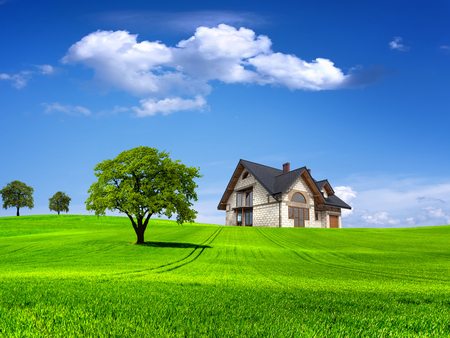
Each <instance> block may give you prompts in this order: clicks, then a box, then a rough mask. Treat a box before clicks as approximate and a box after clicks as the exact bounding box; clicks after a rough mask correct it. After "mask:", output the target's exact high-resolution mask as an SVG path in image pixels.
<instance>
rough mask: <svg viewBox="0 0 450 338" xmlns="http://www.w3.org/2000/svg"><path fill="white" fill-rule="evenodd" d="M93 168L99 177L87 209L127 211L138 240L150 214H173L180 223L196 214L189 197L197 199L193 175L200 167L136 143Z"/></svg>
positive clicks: (140, 240)
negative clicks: (136, 145)
mask: <svg viewBox="0 0 450 338" xmlns="http://www.w3.org/2000/svg"><path fill="white" fill-rule="evenodd" d="M94 170H95V171H96V173H95V176H97V178H98V181H97V182H95V183H93V184H92V185H91V187H90V188H89V190H88V193H90V196H89V198H88V199H87V200H86V202H85V203H86V209H87V210H89V211H95V214H96V215H105V210H106V209H108V210H110V211H115V210H118V211H120V212H122V213H124V214H126V215H127V216H128V218H129V219H130V220H131V224H132V225H133V229H134V231H135V232H136V235H137V242H136V243H137V244H142V243H144V232H145V229H146V228H147V225H148V221H149V220H150V218H151V217H152V215H155V214H157V215H166V216H167V217H169V218H170V217H172V215H174V214H176V220H177V222H178V223H179V224H182V223H184V222H193V221H194V219H195V218H196V214H197V212H196V211H195V210H192V209H191V207H192V205H193V204H192V203H191V201H197V194H196V192H195V188H197V185H196V184H195V182H194V179H195V178H198V177H201V175H200V174H199V168H195V167H187V166H185V165H184V164H182V163H180V161H179V160H176V161H172V160H171V159H170V158H169V153H166V152H158V150H157V149H155V148H149V147H137V148H134V149H130V150H127V151H124V152H122V153H120V154H119V155H118V156H117V157H116V158H115V159H113V160H105V161H103V162H101V163H99V164H97V166H96V167H95V168H94Z"/></svg>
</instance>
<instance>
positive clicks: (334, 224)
mask: <svg viewBox="0 0 450 338" xmlns="http://www.w3.org/2000/svg"><path fill="white" fill-rule="evenodd" d="M330 228H339V222H338V216H330Z"/></svg>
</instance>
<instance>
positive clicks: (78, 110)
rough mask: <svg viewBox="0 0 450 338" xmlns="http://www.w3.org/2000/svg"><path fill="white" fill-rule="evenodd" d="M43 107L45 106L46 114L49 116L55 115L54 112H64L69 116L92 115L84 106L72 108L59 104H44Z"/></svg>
mask: <svg viewBox="0 0 450 338" xmlns="http://www.w3.org/2000/svg"><path fill="white" fill-rule="evenodd" d="M42 105H43V106H45V112H46V113H47V114H50V113H53V112H62V113H65V114H69V115H85V116H88V115H91V111H90V110H89V109H87V108H85V107H82V106H71V105H65V106H64V105H61V104H59V103H58V102H55V103H50V104H48V103H43V104H42Z"/></svg>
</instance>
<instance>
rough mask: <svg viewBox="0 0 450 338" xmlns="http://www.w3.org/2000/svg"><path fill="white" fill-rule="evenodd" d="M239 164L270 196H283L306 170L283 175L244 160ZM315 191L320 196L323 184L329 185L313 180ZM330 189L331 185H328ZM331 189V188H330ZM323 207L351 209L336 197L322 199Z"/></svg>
mask: <svg viewBox="0 0 450 338" xmlns="http://www.w3.org/2000/svg"><path fill="white" fill-rule="evenodd" d="M240 163H241V164H242V165H243V166H244V167H245V168H246V169H247V170H248V171H249V172H250V174H252V175H253V177H255V179H256V180H257V181H258V182H259V183H261V185H262V186H263V187H264V188H265V189H266V190H267V192H268V193H269V194H271V195H272V196H276V195H280V194H283V193H284V192H285V191H286V190H287V189H289V187H290V186H291V185H292V184H293V183H294V182H295V181H296V180H297V179H298V178H299V176H300V175H301V174H303V172H304V171H305V170H306V167H302V168H298V169H295V170H292V171H289V172H287V173H283V170H281V169H276V168H272V167H268V166H266V165H262V164H258V163H255V162H250V161H246V160H242V159H241V160H240ZM313 182H314V183H315V185H316V187H317V190H318V191H319V193H320V194H322V192H321V190H322V188H323V187H324V186H325V184H327V183H328V184H330V183H329V182H328V181H327V180H322V181H319V182H318V181H316V180H314V179H313ZM330 187H331V185H330ZM331 189H333V188H331ZM324 200H325V205H329V206H334V207H339V208H345V209H351V206H349V205H348V204H347V203H345V202H344V201H343V200H341V199H340V198H339V197H337V196H336V195H332V196H329V197H328V198H324Z"/></svg>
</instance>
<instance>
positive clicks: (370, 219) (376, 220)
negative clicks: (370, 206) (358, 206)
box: [362, 211, 401, 225]
mask: <svg viewBox="0 0 450 338" xmlns="http://www.w3.org/2000/svg"><path fill="white" fill-rule="evenodd" d="M362 219H363V220H364V221H366V222H367V223H369V224H374V225H397V224H399V223H400V221H401V220H399V219H394V218H391V217H389V214H388V213H387V212H384V211H383V212H377V213H376V214H375V215H373V216H372V215H364V216H362Z"/></svg>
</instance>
